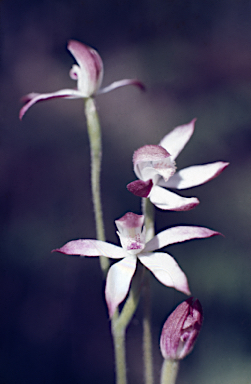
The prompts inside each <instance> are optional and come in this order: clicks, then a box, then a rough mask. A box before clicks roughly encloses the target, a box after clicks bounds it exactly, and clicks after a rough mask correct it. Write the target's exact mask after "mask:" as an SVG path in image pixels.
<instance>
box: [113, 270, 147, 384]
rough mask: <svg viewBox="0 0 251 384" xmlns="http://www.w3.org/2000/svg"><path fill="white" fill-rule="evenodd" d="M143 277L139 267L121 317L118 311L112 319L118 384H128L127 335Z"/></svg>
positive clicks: (142, 271)
mask: <svg viewBox="0 0 251 384" xmlns="http://www.w3.org/2000/svg"><path fill="white" fill-rule="evenodd" d="M143 275H144V268H143V267H142V266H141V265H138V266H137V270H136V273H135V276H134V278H133V281H132V286H131V289H130V293H129V296H128V299H127V300H126V302H125V304H124V307H123V309H122V311H121V313H120V315H118V311H116V312H115V314H114V315H113V318H112V335H113V342H114V350H115V366H116V384H126V383H127V378H126V353H125V333H126V329H127V326H128V324H129V323H130V321H131V319H132V317H133V315H134V313H135V311H136V308H137V306H138V302H139V298H140V290H141V285H142V279H143Z"/></svg>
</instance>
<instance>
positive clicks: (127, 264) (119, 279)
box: [105, 255, 137, 317]
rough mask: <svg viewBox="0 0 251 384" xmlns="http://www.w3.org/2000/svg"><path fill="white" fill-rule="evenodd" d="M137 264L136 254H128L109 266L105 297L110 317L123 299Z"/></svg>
mask: <svg viewBox="0 0 251 384" xmlns="http://www.w3.org/2000/svg"><path fill="white" fill-rule="evenodd" d="M136 264H137V258H136V256H133V255H132V256H128V257H125V258H124V259H123V260H120V261H119V262H118V263H115V264H113V265H112V266H111V268H110V269H109V271H108V274H107V278H106V287H105V299H106V303H107V306H108V311H109V315H110V317H112V316H113V314H114V312H115V310H116V308H117V307H118V305H119V304H120V303H122V301H123V300H124V299H125V297H126V295H127V293H128V290H129V287H130V283H131V280H132V277H133V275H134V272H135V269H136Z"/></svg>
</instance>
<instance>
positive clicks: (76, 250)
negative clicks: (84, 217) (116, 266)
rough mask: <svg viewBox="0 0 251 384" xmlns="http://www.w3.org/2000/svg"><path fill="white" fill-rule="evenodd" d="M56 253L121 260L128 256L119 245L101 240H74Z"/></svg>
mask: <svg viewBox="0 0 251 384" xmlns="http://www.w3.org/2000/svg"><path fill="white" fill-rule="evenodd" d="M54 251H57V252H61V253H65V254H67V255H79V256H105V257H110V258H112V259H121V258H123V257H125V256H127V253H126V252H125V251H124V250H123V248H121V247H118V246H117V245H114V244H110V243H106V242H105V241H101V240H89V239H88V240H81V239H79V240H72V241H69V242H68V243H66V244H65V245H63V247H61V248H58V249H55V250H54Z"/></svg>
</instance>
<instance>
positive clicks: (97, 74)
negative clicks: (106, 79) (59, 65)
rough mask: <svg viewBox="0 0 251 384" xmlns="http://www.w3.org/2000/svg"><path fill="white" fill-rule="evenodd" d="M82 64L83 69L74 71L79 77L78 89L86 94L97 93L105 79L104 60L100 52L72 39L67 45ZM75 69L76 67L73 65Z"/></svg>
mask: <svg viewBox="0 0 251 384" xmlns="http://www.w3.org/2000/svg"><path fill="white" fill-rule="evenodd" d="M67 48H68V50H69V51H70V52H71V54H72V56H73V57H74V58H75V60H76V61H77V63H78V64H79V66H80V69H81V71H78V72H76V71H72V72H71V75H73V72H74V76H75V78H76V77H77V78H78V89H79V90H80V91H81V92H82V93H84V94H85V95H86V97H89V96H91V95H92V94H93V93H95V92H96V91H97V90H98V89H99V87H100V85H101V82H102V80H103V62H102V59H101V57H100V56H99V54H98V52H97V51H96V50H95V49H93V48H91V47H88V46H87V45H85V44H83V43H80V42H79V41H76V40H70V41H69V43H68V46H67ZM73 69H74V67H73Z"/></svg>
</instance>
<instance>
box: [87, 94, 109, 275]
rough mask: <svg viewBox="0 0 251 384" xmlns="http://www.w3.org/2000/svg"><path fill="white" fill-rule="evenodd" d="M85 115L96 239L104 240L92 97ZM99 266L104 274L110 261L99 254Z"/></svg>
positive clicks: (96, 120)
mask: <svg viewBox="0 0 251 384" xmlns="http://www.w3.org/2000/svg"><path fill="white" fill-rule="evenodd" d="M85 115H86V120H87V128H88V135H89V141H90V152H91V187H92V200H93V206H94V215H95V223H96V234H97V239H98V240H102V241H105V230H104V222H103V212H102V204H101V195H100V171H101V156H102V147H101V129H100V123H99V118H98V114H97V110H96V106H95V101H94V99H93V98H87V99H85ZM99 260H100V266H101V269H102V271H103V273H104V276H106V274H107V271H108V269H109V266H110V263H109V260H108V259H107V258H106V257H103V256H100V258H99Z"/></svg>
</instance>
